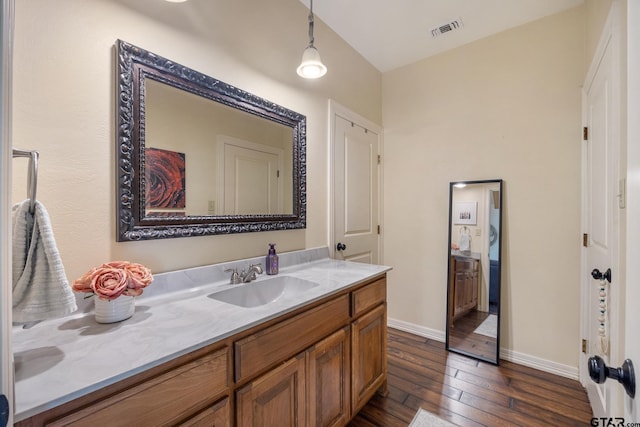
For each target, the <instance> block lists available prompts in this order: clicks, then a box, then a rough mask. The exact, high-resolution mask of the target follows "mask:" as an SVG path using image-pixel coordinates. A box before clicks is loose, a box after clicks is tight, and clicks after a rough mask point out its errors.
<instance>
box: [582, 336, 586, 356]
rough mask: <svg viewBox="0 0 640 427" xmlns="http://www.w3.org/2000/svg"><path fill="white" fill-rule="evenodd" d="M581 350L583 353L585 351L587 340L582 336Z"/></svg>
mask: <svg viewBox="0 0 640 427" xmlns="http://www.w3.org/2000/svg"><path fill="white" fill-rule="evenodd" d="M582 352H583V353H585V354H586V353H587V340H585V339H584V338H582Z"/></svg>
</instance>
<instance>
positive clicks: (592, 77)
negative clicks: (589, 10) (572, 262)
mask: <svg viewBox="0 0 640 427" xmlns="http://www.w3.org/2000/svg"><path fill="white" fill-rule="evenodd" d="M610 19H612V17H611V16H610ZM609 22H610V21H609ZM606 28H607V29H606V30H605V32H604V34H603V38H602V40H601V44H600V48H599V49H598V53H597V54H596V56H595V57H594V61H593V64H592V66H591V68H590V70H589V73H588V74H587V79H586V82H585V85H584V91H585V92H584V101H583V104H584V113H583V114H584V120H585V124H586V126H587V129H588V131H587V132H588V137H587V141H585V149H584V153H585V155H584V158H583V161H584V165H583V167H584V170H583V180H584V201H583V209H584V227H585V230H584V233H587V235H588V239H587V246H586V248H585V249H584V252H583V257H584V258H583V290H582V293H583V298H582V304H583V307H582V310H581V312H582V322H581V323H582V329H583V338H586V340H587V343H586V353H583V355H582V360H581V375H582V380H583V383H584V384H585V386H586V388H587V393H588V395H589V400H590V402H591V406H592V408H593V411H594V415H595V416H596V417H605V416H611V413H612V410H614V408H612V405H613V406H615V402H614V401H613V400H612V393H617V392H618V390H617V389H613V387H619V386H618V385H617V384H614V382H613V381H610V380H609V381H606V382H605V383H604V384H596V383H595V382H593V381H591V379H590V378H589V375H588V372H587V369H586V360H587V358H589V357H592V356H600V357H601V358H602V359H604V361H605V363H606V364H607V366H611V365H612V362H617V360H616V358H617V355H616V352H617V351H618V350H617V349H618V347H617V346H618V344H619V343H618V336H617V334H618V325H619V324H620V321H621V319H620V312H621V307H620V302H619V300H618V289H619V288H620V285H621V281H620V280H619V278H620V277H621V272H620V270H619V268H617V267H618V266H619V255H618V249H617V248H618V242H619V227H620V223H619V215H620V211H619V200H618V197H617V196H618V185H619V184H618V171H619V157H620V154H619V123H620V113H619V108H618V104H617V102H618V99H619V98H618V82H619V78H620V77H619V72H618V73H617V72H616V67H615V61H616V59H617V58H616V51H615V49H616V47H615V45H614V38H613V33H612V26H611V25H608V26H606ZM595 269H597V270H599V271H600V272H601V273H603V274H604V273H605V272H606V271H607V270H608V269H611V272H612V273H611V276H612V278H611V283H609V282H608V281H607V280H598V279H594V278H592V277H591V272H592V271H593V270H595Z"/></svg>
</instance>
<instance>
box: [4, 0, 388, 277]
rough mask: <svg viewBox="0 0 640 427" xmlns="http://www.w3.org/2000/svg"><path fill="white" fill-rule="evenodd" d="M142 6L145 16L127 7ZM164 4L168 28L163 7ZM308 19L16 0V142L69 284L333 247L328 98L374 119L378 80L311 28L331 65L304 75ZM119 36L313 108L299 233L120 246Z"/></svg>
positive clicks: (282, 13) (120, 2) (257, 7)
mask: <svg viewBox="0 0 640 427" xmlns="http://www.w3.org/2000/svg"><path fill="white" fill-rule="evenodd" d="M143 7H144V8H146V12H145V14H142V13H138V12H137V11H136V10H135V8H143ZM168 8H171V9H172V10H173V11H172V12H171V13H170V14H169V15H170V19H171V22H173V23H174V24H173V25H172V26H168V25H167V24H165V23H164V20H165V19H168V18H165V17H163V15H162V14H160V13H159V11H160V10H163V9H168ZM205 9H210V10H205ZM147 12H148V15H151V16H152V17H149V16H147V14H146V13H147ZM165 15H166V14H165ZM307 15H308V9H306V8H305V7H304V6H303V5H302V4H301V3H300V2H299V1H298V0H272V1H269V2H237V1H233V2H231V1H229V2H190V3H186V4H182V5H179V4H171V3H166V2H158V1H148V0H135V1H134V0H112V1H107V0H91V1H86V0H56V1H55V2H52V1H48V0H30V1H17V2H16V25H15V55H14V87H13V100H14V109H13V135H14V141H15V142H14V145H15V146H17V147H21V148H24V149H36V150H38V151H40V154H41V157H40V158H41V161H40V171H39V181H38V198H39V200H40V201H42V202H43V203H44V205H45V206H46V207H47V209H48V211H49V214H50V216H51V219H52V223H53V227H54V233H55V237H56V240H57V243H58V247H59V249H60V252H61V255H62V259H63V262H64V264H65V268H66V272H67V275H68V276H69V278H70V279H74V278H76V277H77V276H79V275H80V274H82V273H84V272H85V271H86V270H87V269H89V268H90V267H92V266H95V265H97V264H100V263H102V262H107V261H110V260H115V259H128V260H132V261H138V262H142V263H144V264H147V265H148V266H149V267H151V268H152V270H154V271H156V272H160V271H168V270H174V269H179V268H185V267H190V266H197V265H204V264H210V263H215V262H221V261H225V260H230V259H238V258H245V257H252V256H259V255H261V254H266V252H267V249H268V246H267V243H268V242H277V243H278V249H279V250H280V251H289V250H295V249H301V248H309V247H317V246H324V245H326V244H327V237H326V236H327V222H328V220H327V208H326V206H327V203H326V200H327V192H328V189H327V182H328V181H327V174H326V171H327V169H328V165H327V161H328V160H327V153H328V149H327V140H328V137H327V122H328V118H327V111H328V99H329V98H332V99H335V100H336V101H338V102H340V103H341V104H343V105H345V106H348V107H349V108H351V109H353V110H355V111H357V112H358V113H360V114H361V115H363V116H365V117H367V118H368V119H370V120H372V121H374V122H376V123H381V114H382V113H381V76H380V73H379V72H378V71H377V70H375V69H374V68H373V67H372V66H371V65H369V64H368V63H367V62H366V61H364V60H363V59H362V57H361V56H359V55H358V54H356V53H355V52H354V51H353V50H352V49H351V48H350V47H349V46H348V45H347V44H346V43H345V42H343V41H342V40H341V39H339V38H338V37H337V35H336V34H335V33H333V32H331V31H330V30H329V29H328V28H327V27H326V26H325V25H323V24H322V23H321V22H316V28H315V30H316V42H317V43H316V45H317V47H318V49H319V51H320V52H321V54H322V55H323V60H324V61H325V63H326V64H327V66H328V68H329V72H328V74H327V75H326V76H325V77H324V78H323V79H322V80H319V81H305V80H303V79H301V78H299V77H298V76H297V75H296V73H295V68H296V67H297V65H298V63H299V61H300V57H301V55H302V51H303V50H304V48H305V47H306V45H307V41H308V39H307V37H308V33H307ZM203 16H207V17H209V18H208V19H211V20H210V21H206V22H205V21H203V20H202V17H203ZM117 39H122V40H125V41H128V42H130V43H133V44H135V45H137V46H140V47H143V48H145V49H147V50H150V51H152V52H155V53H157V54H159V55H162V56H164V57H167V58H170V59H173V60H175V61H177V62H180V63H182V64H184V65H187V66H190V67H191V68H194V69H196V70H198V71H201V72H204V73H206V74H208V75H211V76H213V77H216V78H218V79H220V80H223V81H225V82H227V83H230V84H232V85H235V86H238V87H241V88H243V89H245V90H247V91H250V92H252V93H254V94H256V95H258V96H261V97H264V98H266V99H268V100H270V101H273V102H275V103H278V104H280V105H283V106H285V107H287V108H290V109H292V110H294V111H297V112H299V113H302V114H304V115H306V116H307V130H308V139H307V144H308V147H307V167H308V169H307V171H308V175H307V182H308V183H307V193H308V206H307V212H308V218H307V219H308V220H307V229H306V230H294V231H286V232H266V233H249V234H241V235H230V236H209V237H194V238H180V239H168V240H156V241H147V242H124V243H116V242H115V206H114V205H115V197H114V194H115V181H116V178H115V169H116V167H115V162H114V152H115V133H114V132H115V130H114V127H115V126H114V115H115V113H114V112H115V87H114V81H115V74H114V70H115V51H114V43H115V41H116V40H117ZM13 164H14V170H15V173H14V194H13V197H14V201H18V200H22V199H23V198H24V197H25V194H26V190H25V188H24V186H25V182H26V178H25V177H24V176H25V175H24V173H25V171H26V162H21V161H19V160H16V161H14V163H13Z"/></svg>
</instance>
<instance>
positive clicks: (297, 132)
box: [117, 41, 306, 241]
mask: <svg viewBox="0 0 640 427" xmlns="http://www.w3.org/2000/svg"><path fill="white" fill-rule="evenodd" d="M117 48H118V73H117V76H118V103H117V109H118V117H117V121H118V140H117V162H118V164H117V168H118V170H117V173H118V175H117V176H118V194H117V197H118V198H117V212H118V227H117V239H118V241H128V240H145V239H160V238H169V237H187V236H202V235H211V234H228V233H242V232H252V231H269V230H287V229H296V228H304V227H305V226H306V165H305V151H306V118H305V116H303V115H301V114H299V113H296V112H294V111H291V110H289V109H286V108H284V107H281V106H279V105H277V104H274V103H272V102H269V101H267V100H265V99H263V98H259V97H257V96H255V95H252V94H250V93H248V92H245V91H243V90H241V89H239V88H236V87H234V86H231V85H228V84H226V83H224V82H221V81H219V80H217V79H214V78H212V77H209V76H207V75H204V74H201V73H199V72H197V71H195V70H192V69H190V68H188V67H185V66H183V65H180V64H177V63H175V62H173V61H171V60H168V59H165V58H162V57H160V56H158V55H156V54H153V53H151V52H148V51H146V50H144V49H141V48H138V47H136V46H133V45H131V44H129V43H126V42H123V41H118V43H117Z"/></svg>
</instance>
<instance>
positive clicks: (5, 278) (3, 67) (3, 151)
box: [0, 0, 14, 427]
mask: <svg viewBox="0 0 640 427" xmlns="http://www.w3.org/2000/svg"><path fill="white" fill-rule="evenodd" d="M13 7H14V2H13V0H3V1H2V20H1V21H0V39H1V40H0V45H1V46H2V52H1V55H0V60H1V61H2V63H1V64H0V100H1V104H0V166H1V169H2V170H1V171H0V236H1V238H0V285H1V286H0V395H1V396H2V397H1V398H0V427H4V426H5V425H6V424H5V423H6V422H7V419H6V417H7V416H8V417H9V419H8V423H9V424H11V423H12V414H9V408H11V407H12V402H13V364H12V352H11V307H12V305H11V238H8V236H11V161H12V157H11V120H10V118H11V114H10V112H11V89H10V88H11V67H12V55H11V49H12V44H11V40H12V39H13ZM5 398H6V399H8V400H5ZM5 403H8V404H9V408H7V407H6V406H5Z"/></svg>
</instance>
